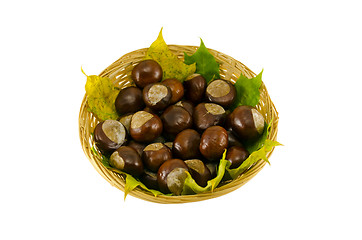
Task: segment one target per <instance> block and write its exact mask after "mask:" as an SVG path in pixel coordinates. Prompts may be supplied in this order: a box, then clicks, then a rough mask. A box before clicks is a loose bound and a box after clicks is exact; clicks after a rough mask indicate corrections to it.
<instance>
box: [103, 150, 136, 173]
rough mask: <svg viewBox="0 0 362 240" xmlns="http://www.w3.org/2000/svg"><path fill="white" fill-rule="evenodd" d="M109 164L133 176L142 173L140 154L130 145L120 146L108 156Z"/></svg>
mask: <svg viewBox="0 0 362 240" xmlns="http://www.w3.org/2000/svg"><path fill="white" fill-rule="evenodd" d="M109 164H110V165H111V166H112V167H114V168H117V169H119V170H121V171H124V172H126V173H129V174H131V175H133V176H136V177H137V176H139V175H141V174H142V173H143V163H142V160H141V157H140V155H139V154H138V153H137V151H136V150H134V149H133V148H131V147H128V146H121V147H120V148H118V149H117V150H116V151H114V153H112V155H111V157H110V158H109Z"/></svg>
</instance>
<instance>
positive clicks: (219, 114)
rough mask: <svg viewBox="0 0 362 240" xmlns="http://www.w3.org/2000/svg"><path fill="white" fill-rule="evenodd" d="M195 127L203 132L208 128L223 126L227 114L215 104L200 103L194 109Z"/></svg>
mask: <svg viewBox="0 0 362 240" xmlns="http://www.w3.org/2000/svg"><path fill="white" fill-rule="evenodd" d="M193 117H194V126H195V128H196V130H198V131H200V132H202V131H204V130H205V129H206V128H208V127H211V126H215V125H222V124H223V123H224V120H225V117H226V112H225V110H224V108H223V107H221V106H220V105H218V104H215V103H200V104H198V105H197V106H196V107H195V109H194V115H193Z"/></svg>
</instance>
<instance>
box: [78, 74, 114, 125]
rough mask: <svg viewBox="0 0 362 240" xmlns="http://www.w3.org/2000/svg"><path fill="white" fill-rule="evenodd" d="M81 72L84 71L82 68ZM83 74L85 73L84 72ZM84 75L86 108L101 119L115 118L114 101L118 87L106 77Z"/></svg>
mask: <svg viewBox="0 0 362 240" xmlns="http://www.w3.org/2000/svg"><path fill="white" fill-rule="evenodd" d="M82 72H83V73H84V71H83V69H82ZM84 75H86V74H85V73H84ZM86 76H87V82H86V84H85V91H86V94H87V101H88V110H89V111H90V112H92V113H94V114H95V115H96V116H97V117H98V118H99V119H101V120H106V119H117V118H118V114H117V111H116V107H115V105H114V101H115V100H116V98H117V95H118V93H119V89H118V88H116V87H115V86H114V85H113V84H112V82H111V81H110V79H109V78H107V77H99V76H96V75H90V76H88V75H86Z"/></svg>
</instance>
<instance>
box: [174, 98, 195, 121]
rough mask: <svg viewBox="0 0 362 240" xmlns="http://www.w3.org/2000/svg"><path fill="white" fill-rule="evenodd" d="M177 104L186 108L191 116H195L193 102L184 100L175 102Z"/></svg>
mask: <svg viewBox="0 0 362 240" xmlns="http://www.w3.org/2000/svg"><path fill="white" fill-rule="evenodd" d="M175 105H176V106H180V107H183V108H185V109H186V110H187V111H188V112H189V113H190V115H191V117H192V116H193V114H194V105H193V104H192V102H190V101H187V100H182V101H179V102H177V103H175Z"/></svg>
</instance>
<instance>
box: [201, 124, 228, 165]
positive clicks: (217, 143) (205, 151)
mask: <svg viewBox="0 0 362 240" xmlns="http://www.w3.org/2000/svg"><path fill="white" fill-rule="evenodd" d="M227 147H228V134H227V132H226V130H225V129H224V128H223V127H220V126H212V127H209V128H207V129H206V130H205V131H204V132H203V133H202V135H201V140H200V152H201V154H202V155H203V156H204V157H205V158H206V159H207V160H209V161H218V160H220V159H221V157H222V154H223V153H224V151H225V149H227Z"/></svg>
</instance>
